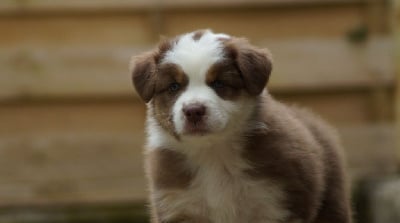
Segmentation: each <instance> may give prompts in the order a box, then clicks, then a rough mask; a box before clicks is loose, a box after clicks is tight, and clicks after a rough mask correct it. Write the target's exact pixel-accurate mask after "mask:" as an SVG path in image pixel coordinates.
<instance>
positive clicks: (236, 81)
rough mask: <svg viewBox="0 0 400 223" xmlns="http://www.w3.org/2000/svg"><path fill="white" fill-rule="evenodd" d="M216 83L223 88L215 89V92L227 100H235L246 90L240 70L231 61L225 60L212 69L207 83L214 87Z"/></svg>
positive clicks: (208, 74) (209, 71) (207, 77)
mask: <svg viewBox="0 0 400 223" xmlns="http://www.w3.org/2000/svg"><path fill="white" fill-rule="evenodd" d="M214 81H220V82H221V83H222V85H223V86H222V87H221V88H218V89H215V92H216V93H217V94H218V95H219V96H220V97H221V98H223V99H225V100H235V98H237V97H238V96H239V95H240V94H241V90H243V88H244V85H243V81H242V78H241V76H240V73H239V70H238V69H237V68H236V67H235V64H234V63H232V61H231V60H225V61H222V62H219V63H216V64H214V65H212V66H211V67H210V69H209V70H208V72H207V76H206V83H207V84H208V85H210V86H212V84H213V82H214Z"/></svg>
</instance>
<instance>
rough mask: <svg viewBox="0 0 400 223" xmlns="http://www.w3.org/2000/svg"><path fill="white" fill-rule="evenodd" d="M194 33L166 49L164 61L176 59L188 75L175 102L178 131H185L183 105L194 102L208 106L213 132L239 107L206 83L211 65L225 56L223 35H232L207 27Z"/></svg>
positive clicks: (208, 121) (207, 121) (207, 118)
mask: <svg viewBox="0 0 400 223" xmlns="http://www.w3.org/2000/svg"><path fill="white" fill-rule="evenodd" d="M193 35H194V34H193V33H189V34H186V35H184V36H181V37H180V39H179V40H178V42H177V43H176V44H175V45H174V46H173V47H172V49H171V50H170V51H169V52H167V53H166V55H165V57H164V59H163V61H162V63H173V64H176V65H178V66H180V67H181V69H182V70H183V71H184V72H185V74H186V75H187V76H188V80H189V83H188V86H187V87H186V89H185V90H184V92H182V94H181V95H180V96H179V98H178V99H177V101H176V102H175V104H174V106H173V108H172V112H173V122H174V125H175V129H176V131H177V133H178V134H182V133H185V122H186V120H185V115H184V114H183V111H182V108H183V107H184V106H186V105H190V104H193V103H198V104H202V105H204V106H205V107H206V115H205V119H204V121H205V123H204V124H205V126H206V130H207V131H209V132H218V131H220V130H222V129H224V128H225V126H226V125H227V123H228V122H229V119H230V117H231V115H230V113H232V112H233V111H234V110H236V105H235V103H234V102H232V101H227V100H223V99H222V98H220V97H219V96H218V95H217V94H216V93H215V91H214V90H213V89H211V88H210V87H209V86H208V85H207V84H206V75H207V71H208V70H209V68H210V67H211V66H212V65H213V64H215V63H216V62H218V61H220V60H222V59H224V51H223V46H222V43H221V41H220V40H219V39H220V38H229V36H227V35H225V34H214V33H211V32H210V31H207V32H205V33H204V34H203V36H202V37H201V38H200V39H198V40H194V39H193Z"/></svg>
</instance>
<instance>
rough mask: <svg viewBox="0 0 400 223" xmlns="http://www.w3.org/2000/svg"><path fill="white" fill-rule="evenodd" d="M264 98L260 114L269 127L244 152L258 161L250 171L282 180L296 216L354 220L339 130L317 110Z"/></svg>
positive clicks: (249, 158)
mask: <svg viewBox="0 0 400 223" xmlns="http://www.w3.org/2000/svg"><path fill="white" fill-rule="evenodd" d="M262 101H263V102H261V103H260V105H261V106H260V107H259V110H258V115H257V119H261V120H262V121H263V122H264V123H266V124H267V126H268V131H267V132H265V133H256V134H253V135H251V136H250V137H249V138H248V142H249V143H248V144H247V146H246V148H245V150H244V156H245V157H246V158H247V159H248V160H249V161H250V162H251V163H252V164H253V165H254V168H253V169H251V170H249V171H248V174H249V175H250V176H252V177H254V178H258V179H262V178H272V179H275V180H277V181H279V182H280V183H282V184H283V186H284V188H285V191H286V192H287V193H288V200H287V201H286V202H287V207H288V208H289V210H290V211H291V213H292V214H293V216H292V218H293V219H298V218H300V219H303V220H304V222H315V223H319V222H325V223H326V222H332V223H335V222H350V207H349V199H348V194H347V193H346V188H345V184H344V180H345V179H344V177H345V176H344V172H343V165H342V160H341V157H340V154H339V152H340V150H341V148H340V145H339V144H338V141H337V139H336V138H335V137H332V136H335V132H334V131H333V130H331V129H330V127H328V126H327V125H326V124H324V123H323V121H322V120H320V119H319V118H317V117H316V116H314V115H312V114H311V113H309V112H306V111H304V110H300V109H298V108H294V107H287V106H285V105H283V104H280V103H278V102H276V101H275V100H274V99H272V98H271V97H270V96H269V95H267V96H266V97H265V98H262Z"/></svg>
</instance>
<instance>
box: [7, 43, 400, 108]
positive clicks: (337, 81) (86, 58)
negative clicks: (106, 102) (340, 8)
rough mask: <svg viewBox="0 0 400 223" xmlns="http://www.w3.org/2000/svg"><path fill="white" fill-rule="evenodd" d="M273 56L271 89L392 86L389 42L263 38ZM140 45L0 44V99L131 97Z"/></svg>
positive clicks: (390, 47)
mask: <svg viewBox="0 0 400 223" xmlns="http://www.w3.org/2000/svg"><path fill="white" fill-rule="evenodd" d="M257 45H259V46H267V47H268V48H269V49H270V50H271V51H272V53H273V55H274V70H273V74H272V76H271V80H270V84H269V87H270V89H272V90H276V91H285V90H286V91H287V90H307V89H308V90H310V89H311V90H312V89H332V88H339V89H340V88H348V89H349V88H350V89H351V88H360V87H361V88H368V87H374V86H376V85H383V86H392V85H393V81H394V65H393V61H392V54H391V51H392V49H393V48H392V44H391V42H390V40H389V39H387V38H377V39H372V40H370V41H369V42H368V43H367V44H366V45H365V46H362V47H361V46H357V45H352V44H350V43H348V42H346V41H344V40H341V39H300V40H299V39H297V40H281V41H277V40H264V41H260V42H259V43H258V44H257ZM144 49H145V48H144V47H136V48H132V47H130V48H123V47H120V48H114V47H103V48H101V47H96V48H95V47H87V48H84V47H80V48H73V47H72V48H68V47H55V48H35V47H34V46H31V47H20V48H14V47H13V48H3V49H2V51H1V52H0V67H1V75H0V101H7V100H16V99H20V98H57V97H62V98H65V97H72V98H77V97H105V96H109V97H110V96H111V97H112V96H115V97H118V96H121V95H133V88H132V83H131V77H130V74H129V71H128V63H129V60H130V57H131V56H132V55H136V54H138V53H139V52H142V51H144Z"/></svg>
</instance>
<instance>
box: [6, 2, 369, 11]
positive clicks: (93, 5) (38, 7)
mask: <svg viewBox="0 0 400 223" xmlns="http://www.w3.org/2000/svg"><path fill="white" fill-rule="evenodd" d="M360 2H362V1H361V0H203V1H196V0H168V1H166V0H161V1H160V0H152V1H146V0H135V1H126V0H114V1H107V0H91V1H79V0H70V1H48V0H35V1H18V0H3V1H2V2H1V3H0V12H8V13H9V12H10V11H14V12H21V11H22V12H27V11H43V10H57V11H59V10H80V11H81V10H110V9H111V10H112V9H127V8H129V9H151V8H167V9H169V8H198V7H204V8H213V7H224V8H226V7H238V6H240V7H243V6H252V5H256V6H271V5H273V6H274V5H299V4H335V3H338V4H339V3H340V4H344V3H347V4H348V3H360Z"/></svg>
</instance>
